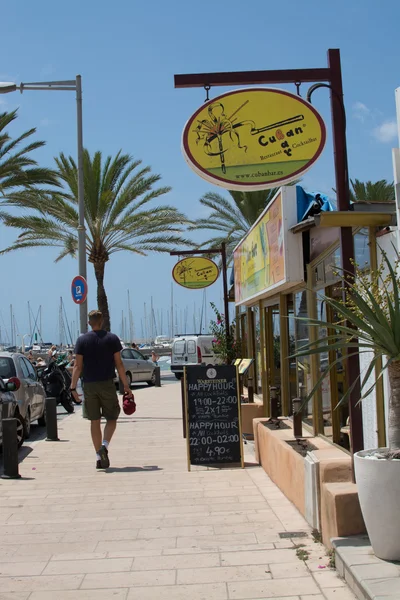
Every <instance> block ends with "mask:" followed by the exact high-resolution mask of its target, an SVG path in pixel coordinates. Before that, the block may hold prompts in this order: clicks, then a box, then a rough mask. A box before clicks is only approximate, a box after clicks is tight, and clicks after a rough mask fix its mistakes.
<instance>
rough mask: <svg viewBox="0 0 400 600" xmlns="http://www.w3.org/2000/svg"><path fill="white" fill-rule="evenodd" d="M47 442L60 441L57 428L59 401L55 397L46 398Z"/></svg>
mask: <svg viewBox="0 0 400 600" xmlns="http://www.w3.org/2000/svg"><path fill="white" fill-rule="evenodd" d="M45 411H46V433H47V437H46V442H59V441H60V440H59V438H58V428H57V401H56V399H55V398H52V397H50V398H46V407H45Z"/></svg>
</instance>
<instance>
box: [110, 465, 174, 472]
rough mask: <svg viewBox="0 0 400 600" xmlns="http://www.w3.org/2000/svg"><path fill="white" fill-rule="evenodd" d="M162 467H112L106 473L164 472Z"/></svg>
mask: <svg viewBox="0 0 400 600" xmlns="http://www.w3.org/2000/svg"><path fill="white" fill-rule="evenodd" d="M162 470H163V469H161V468H160V467H157V466H156V465H151V466H148V467H110V468H109V469H106V470H105V471H104V472H105V473H146V472H147V471H162Z"/></svg>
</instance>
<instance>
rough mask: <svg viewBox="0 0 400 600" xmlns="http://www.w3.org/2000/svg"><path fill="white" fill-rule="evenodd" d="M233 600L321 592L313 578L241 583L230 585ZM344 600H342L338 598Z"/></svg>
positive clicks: (229, 590)
mask: <svg viewBox="0 0 400 600" xmlns="http://www.w3.org/2000/svg"><path fill="white" fill-rule="evenodd" d="M228 593H229V598H230V599H231V600H247V599H249V598H279V597H285V596H289V595H290V596H295V597H297V596H299V595H301V594H303V595H305V594H309V595H310V594H319V593H320V590H319V588H318V586H317V585H316V583H315V581H314V580H313V579H312V577H311V576H310V577H299V578H293V579H287V580H283V579H282V580H280V579H270V580H268V581H254V580H253V581H245V582H243V581H241V582H238V583H228ZM338 600H342V598H340V599H339V598H338Z"/></svg>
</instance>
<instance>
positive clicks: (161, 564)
mask: <svg viewBox="0 0 400 600" xmlns="http://www.w3.org/2000/svg"><path fill="white" fill-rule="evenodd" d="M219 565H220V560H219V554H218V552H214V553H212V554H205V553H203V554H175V555H171V556H153V557H151V559H149V557H144V556H143V557H142V556H138V557H137V558H135V559H134V561H133V565H132V570H133V571H148V570H151V569H154V570H157V569H193V568H196V569H201V570H202V569H204V568H205V567H219ZM178 579H179V577H178ZM210 581H212V580H211V579H209V580H208V582H210Z"/></svg>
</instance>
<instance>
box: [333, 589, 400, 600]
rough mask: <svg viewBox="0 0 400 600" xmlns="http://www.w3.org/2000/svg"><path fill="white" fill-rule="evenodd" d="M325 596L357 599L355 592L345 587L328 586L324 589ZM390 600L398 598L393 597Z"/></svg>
mask: <svg viewBox="0 0 400 600" xmlns="http://www.w3.org/2000/svg"><path fill="white" fill-rule="evenodd" d="M324 596H325V598H326V600H357V599H356V596H355V595H354V594H353V592H351V591H350V590H349V589H348V588H344V587H337V588H326V589H324ZM374 600H377V598H376V599H375V598H374ZM390 600H396V599H395V598H394V597H392V598H390Z"/></svg>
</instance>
